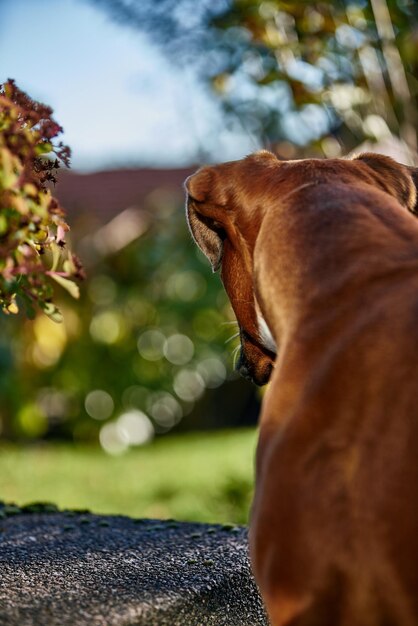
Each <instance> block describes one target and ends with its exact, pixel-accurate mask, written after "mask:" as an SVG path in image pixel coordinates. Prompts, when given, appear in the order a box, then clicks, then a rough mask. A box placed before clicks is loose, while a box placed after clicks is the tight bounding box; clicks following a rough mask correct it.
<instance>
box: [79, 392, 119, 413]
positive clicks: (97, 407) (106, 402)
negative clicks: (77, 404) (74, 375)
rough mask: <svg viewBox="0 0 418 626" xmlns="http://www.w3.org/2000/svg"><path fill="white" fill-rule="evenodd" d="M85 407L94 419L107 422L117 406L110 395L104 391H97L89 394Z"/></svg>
mask: <svg viewBox="0 0 418 626" xmlns="http://www.w3.org/2000/svg"><path fill="white" fill-rule="evenodd" d="M84 407H85V409H86V411H87V413H88V414H89V415H90V417H92V418H93V419H95V420H105V419H107V418H108V417H110V416H111V415H112V413H113V410H114V408H115V405H114V402H113V398H112V396H111V395H110V393H107V391H104V390H103V389H95V390H94V391H90V393H89V394H87V396H86V399H85V402H84Z"/></svg>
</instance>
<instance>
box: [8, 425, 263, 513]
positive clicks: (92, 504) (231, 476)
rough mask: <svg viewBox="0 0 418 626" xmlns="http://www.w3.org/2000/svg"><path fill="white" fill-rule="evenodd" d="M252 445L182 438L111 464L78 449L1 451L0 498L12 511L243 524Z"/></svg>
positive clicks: (243, 438) (209, 436) (207, 436)
mask: <svg viewBox="0 0 418 626" xmlns="http://www.w3.org/2000/svg"><path fill="white" fill-rule="evenodd" d="M255 442H256V432H255V430H235V431H233V432H228V431H223V432H216V433H200V434H191V433H186V434H183V435H181V436H175V435H173V436H172V437H166V438H163V439H159V440H158V441H156V442H155V443H154V444H153V445H152V446H150V447H145V448H141V449H139V450H131V451H129V452H127V453H126V454H125V455H123V456H118V457H109V456H108V455H106V454H105V453H104V452H103V451H101V450H100V449H98V448H97V447H91V446H85V445H71V446H70V445H65V444H62V443H61V444H57V443H55V444H53V445H51V444H48V443H42V444H40V445H34V446H30V447H26V448H25V447H23V448H22V447H15V446H10V445H8V446H3V447H1V448H0V494H1V498H2V499H3V500H6V501H7V502H16V503H17V504H19V505H23V504H27V503H30V502H36V501H38V502H39V501H41V502H45V501H48V502H49V501H53V502H55V503H56V504H57V505H59V506H60V507H61V508H76V509H86V508H87V509H90V510H92V511H94V512H95V513H115V514H125V515H131V516H134V517H154V518H157V517H158V518H174V519H179V520H190V521H192V520H193V521H201V522H215V521H216V522H233V523H246V522H247V520H248V511H249V505H250V502H251V498H252V490H253V465H254V462H253V460H254V449H255Z"/></svg>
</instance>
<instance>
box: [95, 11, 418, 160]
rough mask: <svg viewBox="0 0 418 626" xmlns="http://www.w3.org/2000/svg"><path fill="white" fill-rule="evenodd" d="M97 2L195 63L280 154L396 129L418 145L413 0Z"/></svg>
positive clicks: (229, 109)
mask: <svg viewBox="0 0 418 626" xmlns="http://www.w3.org/2000/svg"><path fill="white" fill-rule="evenodd" d="M93 1H94V2H95V3H96V4H97V5H99V6H101V7H103V8H104V9H106V10H107V11H108V12H110V14H111V15H112V16H113V17H114V18H115V19H117V20H119V21H122V22H124V23H126V24H129V25H130V26H131V27H134V28H139V29H143V30H146V31H147V32H149V33H150V35H151V36H152V37H153V38H154V39H155V40H156V41H157V42H158V43H159V45H161V46H162V47H163V48H164V49H165V50H166V51H167V52H168V53H169V54H170V57H172V58H173V57H174V58H176V59H178V60H179V61H180V62H187V63H189V64H190V63H195V65H196V67H197V70H198V72H199V74H200V76H201V77H202V78H203V79H204V80H205V81H206V82H209V83H210V84H211V85H212V87H213V88H214V91H215V93H216V94H217V95H218V96H219V98H220V99H221V100H222V103H223V106H224V110H225V113H226V115H227V120H228V121H229V123H234V120H235V121H236V120H239V122H240V123H241V124H242V126H243V127H244V129H246V131H247V132H250V133H251V134H253V135H254V136H255V137H256V138H257V139H260V140H261V141H262V142H263V143H264V144H267V145H268V144H270V145H272V146H273V147H275V148H276V149H277V150H278V151H279V152H280V151H282V152H286V151H288V152H289V151H290V153H292V152H293V149H292V146H290V145H289V144H288V143H285V142H291V143H292V144H293V145H296V146H299V147H300V148H304V147H306V146H308V147H309V151H310V152H312V151H313V152H318V153H322V154H325V155H326V156H334V155H337V154H339V153H340V152H341V150H342V149H344V150H348V149H352V148H355V147H356V146H358V145H359V144H360V143H361V142H362V141H364V140H365V139H366V138H369V139H372V140H374V139H380V138H382V137H383V136H385V135H389V134H393V135H395V136H397V137H399V138H400V139H401V140H402V141H403V142H404V143H405V145H406V146H407V148H408V149H409V150H410V151H411V153H413V154H415V152H416V149H417V128H418V124H417V121H418V120H417V112H416V111H417V106H416V105H417V94H418V61H417V59H418V5H417V3H416V2H414V1H413V0H353V1H351V2H347V1H344V0H340V1H339V2H331V1H330V0H323V1H321V2H305V1H295V0H293V1H285V0H217V1H214V2H210V1H209V0H202V1H201V2H199V3H195V2H190V0H182V1H180V2H178V1H175V0H160V1H159V2H158V3H153V2H146V1H144V0H134V1H131V0H129V1H128V0H112V1H110V0H93ZM173 52H175V53H176V54H173ZM284 156H286V154H284Z"/></svg>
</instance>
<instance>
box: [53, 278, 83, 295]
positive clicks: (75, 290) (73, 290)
mask: <svg viewBox="0 0 418 626" xmlns="http://www.w3.org/2000/svg"><path fill="white" fill-rule="evenodd" d="M49 276H51V278H53V279H54V280H55V281H56V282H57V283H58V284H59V285H61V287H64V289H66V290H67V291H68V293H69V294H71V295H72V297H73V298H76V299H78V298H79V297H80V289H79V287H78V285H76V284H75V283H74V282H73V281H72V280H68V278H64V277H63V276H58V274H52V273H51V274H49Z"/></svg>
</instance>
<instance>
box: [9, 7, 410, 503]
mask: <svg viewBox="0 0 418 626" xmlns="http://www.w3.org/2000/svg"><path fill="white" fill-rule="evenodd" d="M95 2H96V3H97V4H99V5H103V6H104V7H105V8H106V9H107V10H109V11H110V12H111V14H112V15H114V16H115V17H116V18H117V19H118V20H121V21H125V22H126V23H127V24H129V25H130V26H131V27H136V28H140V29H146V30H148V31H149V32H150V34H151V35H152V36H154V38H155V39H156V40H157V41H158V42H159V43H160V44H161V46H162V47H163V48H164V50H165V51H166V52H167V53H168V54H170V55H171V58H176V59H179V60H180V61H184V62H187V63H192V62H193V63H195V64H196V67H197V69H198V71H199V72H200V74H201V76H202V78H203V79H204V80H205V81H206V83H207V84H210V85H211V86H212V87H213V89H214V93H215V94H216V95H217V97H218V98H220V100H221V102H222V103H223V106H224V109H225V112H226V124H230V125H236V124H238V125H241V130H242V132H247V133H250V134H251V135H252V136H253V137H254V138H255V140H256V143H258V144H261V143H263V144H265V145H267V146H270V147H272V148H273V149H275V150H276V151H277V152H278V154H279V155H280V156H283V157H285V158H293V157H295V156H303V155H307V154H309V155H314V156H323V155H325V156H329V157H332V156H338V155H340V154H344V153H345V152H346V151H348V150H350V149H353V148H356V147H358V146H359V145H361V144H362V142H363V141H364V140H365V139H369V140H372V141H381V140H384V139H386V138H390V137H393V136H395V137H397V138H398V139H399V140H400V142H401V143H402V145H403V146H404V147H405V150H406V152H408V151H409V154H410V155H411V158H413V156H414V155H415V154H416V143H417V139H416V132H417V128H418V124H417V119H416V104H417V94H418V77H417V66H418V62H417V59H418V53H417V51H418V27H417V16H418V8H417V6H418V5H417V3H416V2H412V1H411V0H353V1H351V2H338V3H335V2H330V1H323V2H309V3H308V2H287V1H286V2H282V1H281V0H202V2H199V3H195V2H192V1H191V0H161V1H160V2H158V3H154V2H149V1H148V0H136V1H135V0H134V1H132V0H129V2H128V0H112V2H109V0H95ZM174 52H176V54H174ZM160 192H161V190H158V189H157V190H155V192H154V193H153V194H151V196H152V197H151V196H150V198H148V201H146V202H145V204H141V206H140V207H136V208H133V209H127V210H125V211H123V212H122V213H121V214H120V215H118V216H117V217H115V218H114V219H113V220H112V221H111V222H110V223H109V224H105V225H104V224H103V223H102V222H100V221H98V222H97V223H93V226H92V225H91V224H90V227H86V223H85V222H86V221H87V222H88V220H89V219H90V217H91V215H90V214H91V212H92V211H91V207H89V206H85V207H82V209H83V210H84V216H83V217H82V218H80V219H79V220H78V222H75V223H72V229H73V230H72V233H73V242H72V243H73V246H74V248H75V249H76V251H77V252H78V253H79V254H80V255H81V257H82V259H83V261H84V262H85V264H86V268H87V274H88V279H87V281H86V283H85V284H84V286H83V289H82V293H81V298H80V300H79V301H78V302H77V303H74V302H73V301H71V300H70V298H66V297H65V294H62V296H61V300H60V302H59V306H60V309H61V310H62V312H63V314H64V322H63V323H62V324H53V323H52V322H51V321H50V320H49V319H47V318H46V317H45V316H40V315H37V316H36V318H35V319H34V320H33V322H29V321H28V320H26V319H25V318H24V316H23V315H18V316H13V318H12V317H11V316H9V317H8V318H7V319H6V318H4V317H3V319H0V397H1V399H2V402H1V405H0V427H1V429H2V432H3V435H4V436H5V437H10V438H23V439H25V438H26V439H32V438H35V439H36V438H41V437H42V438H47V437H60V438H72V439H74V440H76V441H89V440H97V438H98V437H99V439H100V442H101V445H102V447H103V448H104V449H105V450H107V451H108V452H110V453H114V454H118V453H121V452H124V451H126V450H127V449H129V448H130V447H131V446H136V445H139V444H141V443H145V442H147V441H149V440H150V439H151V438H152V437H153V435H154V434H159V433H161V434H163V433H166V432H169V431H171V430H172V429H173V428H176V429H180V428H182V427H183V426H184V427H186V426H187V425H190V424H192V423H193V425H194V426H196V423H197V420H193V419H191V418H190V415H195V417H197V416H198V415H199V414H201V413H202V407H203V406H204V405H205V406H207V407H208V410H210V411H211V412H212V414H214V415H215V414H218V413H220V415H221V417H220V420H219V421H220V423H222V421H223V422H225V421H226V420H227V419H229V418H230V416H231V415H232V414H234V415H235V414H239V413H240V412H241V413H248V397H247V395H246V394H248V391H245V393H244V389H248V388H244V387H239V388H238V387H237V388H236V389H235V391H234V393H231V392H230V390H228V391H225V387H224V386H223V385H224V382H225V379H226V378H228V377H229V375H228V374H227V370H230V368H231V363H232V361H233V359H232V358H231V353H232V352H233V350H234V346H235V343H234V341H235V342H237V340H234V341H232V342H231V343H228V344H225V341H226V340H227V339H228V338H229V337H230V336H231V335H233V333H234V330H235V327H234V325H233V323H231V325H230V326H229V325H228V324H224V323H225V322H232V321H233V316H232V314H231V310H230V308H229V305H228V303H227V299H226V296H225V294H224V292H223V289H222V286H221V284H220V281H219V279H218V278H217V277H214V276H212V274H211V271H210V268H209V266H208V263H207V261H206V259H204V258H203V257H202V256H201V254H200V253H199V252H198V251H197V249H196V247H195V246H194V245H193V243H192V241H191V238H190V236H189V234H188V232H187V228H186V225H185V220H184V211H183V206H182V201H181V200H178V199H177V198H176V197H175V196H174V195H173V196H167V194H164V193H160ZM70 217H71V216H70ZM228 384H229V383H228ZM237 389H238V391H237ZM252 393H253V392H252ZM226 398H231V401H230V404H229V405H225V404H224V402H225V399H226ZM208 399H209V400H208ZM240 403H241V405H240ZM193 412H194V413H193ZM237 497H238V496H237Z"/></svg>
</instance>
